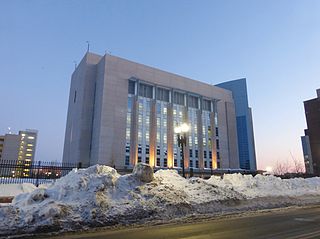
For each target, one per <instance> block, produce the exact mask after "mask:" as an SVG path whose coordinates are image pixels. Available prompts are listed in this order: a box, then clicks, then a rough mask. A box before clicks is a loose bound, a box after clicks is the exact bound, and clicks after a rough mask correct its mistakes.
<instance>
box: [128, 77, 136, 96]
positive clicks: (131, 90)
mask: <svg viewBox="0 0 320 239" xmlns="http://www.w3.org/2000/svg"><path fill="white" fill-rule="evenodd" d="M128 93H129V94H132V95H134V93H135V82H134V81H131V80H129V84H128Z"/></svg>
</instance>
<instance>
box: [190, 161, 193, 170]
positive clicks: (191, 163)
mask: <svg viewBox="0 0 320 239" xmlns="http://www.w3.org/2000/svg"><path fill="white" fill-rule="evenodd" d="M190 168H193V161H192V160H190Z"/></svg>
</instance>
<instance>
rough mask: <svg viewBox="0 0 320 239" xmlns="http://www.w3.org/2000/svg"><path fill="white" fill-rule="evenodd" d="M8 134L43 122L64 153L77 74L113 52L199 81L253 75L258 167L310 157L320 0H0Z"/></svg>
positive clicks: (41, 156)
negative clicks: (93, 57)
mask: <svg viewBox="0 0 320 239" xmlns="http://www.w3.org/2000/svg"><path fill="white" fill-rule="evenodd" d="M0 9H1V14H0V54H1V58H0V82H1V84H0V90H1V100H0V109H1V110H0V112H1V113H0V133H6V132H7V127H8V126H10V127H11V128H12V130H13V131H14V132H17V131H18V130H20V129H25V128H34V129H38V130H39V139H38V147H37V153H36V160H42V161H60V160H61V158H62V151H63V141H64V131H65V124H66V114H67V104H68V95H69V87H70V76H71V73H72V71H73V70H74V61H77V62H79V61H80V60H81V58H82V57H83V55H84V53H85V51H86V47H87V46H86V41H90V45H91V46H90V50H91V51H92V52H95V53H98V54H104V53H105V52H106V51H110V52H111V54H113V55H117V56H120V57H124V58H127V59H130V60H133V61H137V62H139V63H142V64H146V65H150V66H153V67H156V68H160V69H163V70H166V71H169V72H173V73H176V74H179V75H183V76H187V77H190V78H193V79H196V80H200V81H204V82H209V83H212V84H217V83H220V82H223V81H227V80H232V79H236V78H241V77H246V78H247V84H248V93H249V104H250V105H251V107H252V109H253V120H254V130H255V139H256V152H257V162H258V168H260V169H264V168H265V167H266V166H267V165H271V166H273V165H274V164H275V162H276V161H277V160H279V161H281V160H283V161H286V160H291V159H290V158H291V156H290V152H292V154H293V155H294V156H295V157H297V158H298V159H299V160H301V161H302V159H303V157H302V149H301V143H300V136H301V135H302V134H303V130H304V128H305V127H306V123H305V117H304V110H303V101H304V100H306V99H309V98H314V97H315V96H316V92H315V90H316V88H320V79H319V76H320V14H319V13H320V1H318V0H314V1H312V0H303V1H301V0H299V1H295V0H274V1H271V0H270V1H264V0H252V1H245V0H243V1H241V0H234V1H231V0H221V1H216V0H208V1H204V0H201V1H195V0H194V1H188V0H184V1H178V0H168V1H165V0H158V1H156V0H146V1H142V0H141V1H138V0H128V1H121V0H115V1H102V0H101V1H94V0H90V1H89V0H88V1H79V0H69V1H62V0H61V1H49V0H45V1H40V0H39V1H34V0H30V1H22V0H21V1H14V0H7V1H6V0H1V1H0Z"/></svg>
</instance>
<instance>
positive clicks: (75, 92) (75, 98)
mask: <svg viewBox="0 0 320 239" xmlns="http://www.w3.org/2000/svg"><path fill="white" fill-rule="evenodd" d="M76 100H77V91H76V90H75V91H74V96H73V103H76ZM23 136H24V135H23Z"/></svg>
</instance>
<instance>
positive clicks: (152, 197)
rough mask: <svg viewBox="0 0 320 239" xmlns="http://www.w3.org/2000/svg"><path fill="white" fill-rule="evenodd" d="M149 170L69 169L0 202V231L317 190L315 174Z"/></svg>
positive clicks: (119, 219) (212, 207)
mask: <svg viewBox="0 0 320 239" xmlns="http://www.w3.org/2000/svg"><path fill="white" fill-rule="evenodd" d="M150 169H151V168H150V167H149V166H147V165H145V164H138V165H137V166H136V168H135V169H134V173H132V174H128V175H119V174H118V173H117V171H116V170H115V169H113V168H111V167H107V166H99V165H95V166H92V167H90V168H87V169H80V170H73V171H72V172H70V173H69V174H68V175H67V176H65V177H63V178H61V179H59V180H57V181H56V182H55V183H54V184H53V185H51V186H48V188H38V189H35V190H34V191H32V192H31V193H24V194H20V195H18V196H16V197H15V198H14V200H13V203H12V205H11V206H6V207H0V235H9V234H15V233H28V232H34V231H42V232H44V231H59V230H62V231H63V230H76V229H85V228H87V227H95V226H108V225H115V224H121V225H126V224H132V223H137V222H139V223H144V222H145V221H150V220H170V219H173V218H177V217H182V216H188V215H193V214H206V213H221V212H225V211H236V210H239V208H241V207H242V208H243V205H244V203H245V202H248V201H250V200H251V198H255V197H265V196H283V195H291V196H295V195H301V194H302V192H300V193H299V190H302V189H303V190H304V191H303V193H306V194H317V195H319V194H320V192H317V191H319V190H318V189H319V185H320V180H319V178H314V179H307V180H304V179H294V180H287V181H286V180H281V179H278V178H275V177H272V176H271V177H270V176H269V177H266V176H256V177H254V178H253V177H251V176H242V175H238V174H234V175H225V177H224V179H220V178H217V177H214V176H213V177H211V178H210V179H209V180H204V179H201V178H191V179H185V178H183V177H181V176H179V175H178V173H177V172H176V171H174V170H159V171H157V172H156V173H154V174H153V172H152V170H151V171H150ZM255 200H256V199H255ZM252 207H253V206H252ZM252 207H251V208H252Z"/></svg>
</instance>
